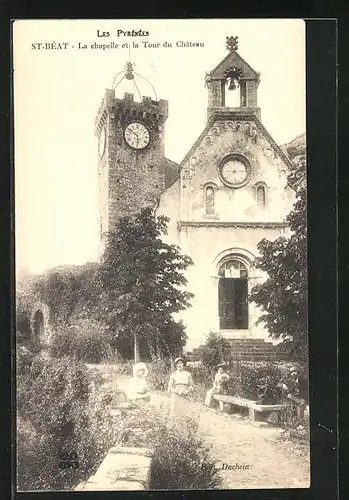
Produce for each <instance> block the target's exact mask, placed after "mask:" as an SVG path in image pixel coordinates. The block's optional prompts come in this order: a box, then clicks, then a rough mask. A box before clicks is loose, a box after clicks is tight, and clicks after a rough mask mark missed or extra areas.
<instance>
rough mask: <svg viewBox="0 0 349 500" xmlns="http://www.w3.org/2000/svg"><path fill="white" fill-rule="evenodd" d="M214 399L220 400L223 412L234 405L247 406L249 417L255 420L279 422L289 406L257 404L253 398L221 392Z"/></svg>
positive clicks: (227, 411)
mask: <svg viewBox="0 0 349 500" xmlns="http://www.w3.org/2000/svg"><path fill="white" fill-rule="evenodd" d="M213 399H215V400H216V401H218V403H219V409H220V410H221V411H222V412H226V413H230V412H231V410H232V408H233V407H234V406H235V407H240V408H247V409H248V417H249V419H250V420H252V421H253V422H255V421H267V422H271V423H278V422H279V419H280V413H281V412H282V411H284V410H285V409H286V408H288V405H287V404H276V405H262V404H257V402H256V401H252V400H251V399H245V398H239V397H236V396H225V395H221V394H214V395H213Z"/></svg>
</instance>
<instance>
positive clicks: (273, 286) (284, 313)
mask: <svg viewBox="0 0 349 500" xmlns="http://www.w3.org/2000/svg"><path fill="white" fill-rule="evenodd" d="M289 182H290V183H292V185H293V186H294V187H295V188H296V191H297V195H296V203H295V204H294V207H293V210H292V212H291V213H290V214H289V215H288V217H287V219H286V221H287V222H288V224H289V228H290V230H291V236H290V237H288V238H286V237H279V238H277V239H276V240H274V241H269V240H267V239H263V240H261V241H260V242H259V244H258V246H257V248H258V251H259V254H260V256H259V257H258V258H257V259H256V261H255V265H256V267H257V268H259V269H261V270H262V271H264V272H266V273H267V275H268V278H267V280H266V281H265V282H264V283H262V284H258V285H256V286H255V287H253V289H252V291H251V295H250V300H251V302H255V303H256V304H257V305H258V306H259V307H261V309H262V311H263V313H262V315H261V316H260V318H259V322H264V323H265V325H266V326H267V328H268V330H269V333H270V335H271V336H272V337H274V338H278V339H282V340H284V342H285V344H286V345H287V344H288V347H289V348H290V351H291V352H292V353H293V354H294V355H298V356H306V355H307V350H308V322H307V303H308V300H307V299H308V297H307V217H306V205H307V191H306V167H305V155H304V154H299V155H297V156H296V157H295V161H294V162H293V169H292V171H291V173H290V176H289Z"/></svg>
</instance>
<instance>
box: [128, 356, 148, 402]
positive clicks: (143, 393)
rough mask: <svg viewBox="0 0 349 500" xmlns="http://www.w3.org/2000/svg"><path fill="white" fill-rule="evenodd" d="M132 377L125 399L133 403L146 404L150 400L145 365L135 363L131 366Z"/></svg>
mask: <svg viewBox="0 0 349 500" xmlns="http://www.w3.org/2000/svg"><path fill="white" fill-rule="evenodd" d="M132 370H133V377H132V378H131V380H130V383H129V387H128V391H127V398H128V399H129V400H130V401H132V402H134V403H141V404H142V403H147V402H148V401H149V400H150V394H149V390H148V384H147V381H146V376H147V375H148V369H147V366H146V364H145V363H136V364H135V365H134V366H133V369H132Z"/></svg>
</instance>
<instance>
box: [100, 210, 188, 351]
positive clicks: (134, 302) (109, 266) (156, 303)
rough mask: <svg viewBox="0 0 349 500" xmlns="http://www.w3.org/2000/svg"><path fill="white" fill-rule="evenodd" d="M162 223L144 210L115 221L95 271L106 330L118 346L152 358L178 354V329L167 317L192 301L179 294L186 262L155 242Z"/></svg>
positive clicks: (180, 338)
mask: <svg viewBox="0 0 349 500" xmlns="http://www.w3.org/2000/svg"><path fill="white" fill-rule="evenodd" d="M168 220H169V219H168V218H167V217H164V216H158V217H156V216H155V215H154V214H153V212H152V210H151V209H150V208H146V209H143V210H142V211H141V212H140V213H138V214H137V215H136V216H135V217H125V218H123V219H121V220H120V221H119V224H118V229H117V231H116V232H115V233H110V234H109V235H108V237H107V240H106V249H105V252H104V254H103V257H102V262H101V268H100V271H101V282H102V288H103V298H102V303H103V304H104V307H103V314H104V316H105V318H106V321H107V323H108V325H109V326H110V328H112V329H113V330H114V331H115V333H116V335H117V337H118V339H119V343H125V342H127V341H128V342H130V341H132V340H134V341H135V347H137V346H138V345H139V343H141V344H142V343H143V345H144V344H146V346H147V347H148V349H149V353H150V355H151V357H152V358H156V357H159V356H163V355H173V354H176V353H178V352H180V351H181V348H182V346H183V345H184V342H185V333H184V328H183V325H182V324H181V323H180V322H176V321H175V319H174V318H173V314H175V313H178V312H180V311H181V310H184V309H186V308H187V307H189V306H190V299H191V298H192V296H193V295H192V294H191V293H189V292H187V291H185V290H183V287H184V286H185V285H186V284H187V280H186V278H185V276H184V272H185V270H186V269H187V268H188V266H190V265H191V264H192V260H191V259H190V258H189V257H187V256H185V255H182V254H181V253H180V249H179V247H177V246H176V245H169V244H166V243H165V242H164V241H163V240H162V239H161V236H162V235H165V234H167V223H168Z"/></svg>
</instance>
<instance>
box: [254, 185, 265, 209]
mask: <svg viewBox="0 0 349 500" xmlns="http://www.w3.org/2000/svg"><path fill="white" fill-rule="evenodd" d="M256 197H257V207H258V208H265V205H266V193H265V187H264V186H262V185H259V186H257V190H256Z"/></svg>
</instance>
